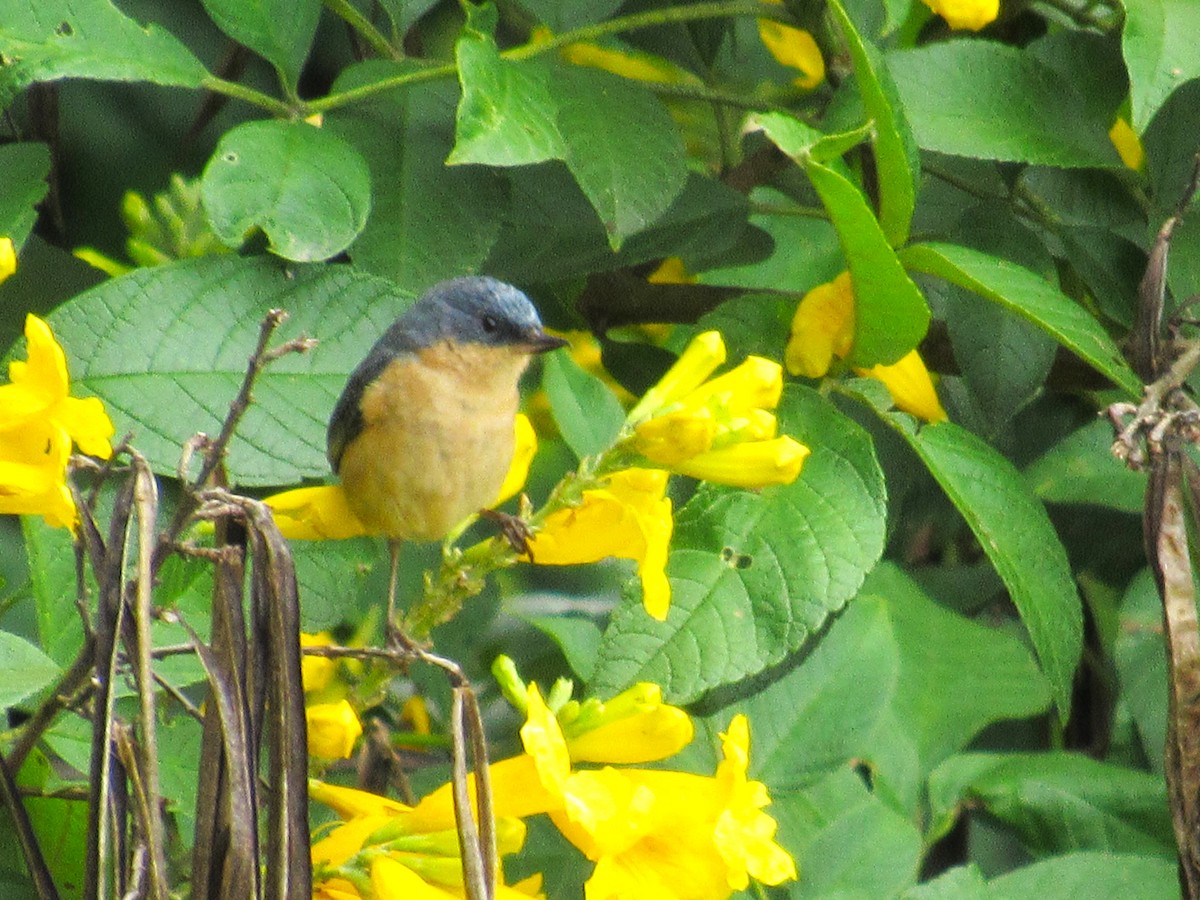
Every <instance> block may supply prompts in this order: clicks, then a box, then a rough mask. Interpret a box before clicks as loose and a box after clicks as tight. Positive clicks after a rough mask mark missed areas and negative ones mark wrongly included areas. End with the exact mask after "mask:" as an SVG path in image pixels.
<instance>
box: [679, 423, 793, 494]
mask: <svg viewBox="0 0 1200 900" xmlns="http://www.w3.org/2000/svg"><path fill="white" fill-rule="evenodd" d="M811 452H812V451H811V450H809V449H808V447H806V446H804V445H803V444H801V443H800V442H799V441H797V440H795V439H794V438H790V437H788V436H787V435H784V436H783V437H777V438H775V439H774V440H770V441H746V442H745V443H740V444H733V445H731V446H729V447H724V448H722V449H720V450H713V451H710V452H708V453H701V454H699V455H697V456H693V457H692V458H691V459H689V460H687V461H685V462H682V463H679V464H678V465H675V466H673V467H672V468H673V469H674V470H675V471H676V472H678V473H679V474H680V475H690V476H691V477H692V478H699V479H701V480H703V481H711V482H714V483H715V484H726V485H730V486H731V487H742V488H760V487H766V486H767V485H772V484H791V483H792V482H793V481H795V480H796V479H797V478H799V477H800V470H801V468H802V467H803V466H804V460H805V459H807V458H808V455H809V453H811Z"/></svg>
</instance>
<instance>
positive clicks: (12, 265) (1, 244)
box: [0, 237, 17, 281]
mask: <svg viewBox="0 0 1200 900" xmlns="http://www.w3.org/2000/svg"><path fill="white" fill-rule="evenodd" d="M15 271H17V248H16V247H15V246H13V241H12V238H10V237H0V281H4V279H6V278H7V277H8V276H9V275H11V274H13V273H14V272H15Z"/></svg>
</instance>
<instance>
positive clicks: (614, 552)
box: [529, 469, 674, 621]
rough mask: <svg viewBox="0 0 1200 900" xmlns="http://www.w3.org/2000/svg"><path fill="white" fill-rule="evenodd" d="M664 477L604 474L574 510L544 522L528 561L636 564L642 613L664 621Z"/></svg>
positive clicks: (667, 589) (668, 523) (667, 597)
mask: <svg viewBox="0 0 1200 900" xmlns="http://www.w3.org/2000/svg"><path fill="white" fill-rule="evenodd" d="M667 478H668V476H667V473H666V472H662V471H657V470H653V469H625V470H623V471H620V472H615V473H613V474H612V475H609V476H608V477H607V478H605V479H604V482H603V484H602V486H601V487H598V488H593V489H591V490H585V491H584V492H583V496H582V499H581V501H580V503H579V505H578V506H569V507H565V508H563V509H560V510H557V511H555V512H553V513H551V514H550V515H549V516H547V517H546V520H545V522H543V523H542V526H541V528H540V529H539V530H538V532H537V533H536V534H535V535H534V536H533V538H532V539H531V540H530V542H529V559H530V561H532V562H534V563H537V564H538V565H550V566H562V565H574V564H577V563H589V562H597V561H598V560H601V559H604V558H605V557H609V556H615V557H617V558H619V559H632V560H635V561H636V562H637V571H638V577H639V578H640V579H641V582H642V603H643V605H644V606H645V607H646V612H648V613H649V614H650V615H651V616H653V617H654V618H656V619H658V620H660V621H661V620H663V619H665V618H666V617H667V608H668V607H669V606H670V603H671V585H670V582H669V581H668V580H667V576H666V571H665V570H666V565H667V550H668V548H669V546H670V543H671V532H672V530H673V528H674V521H673V520H672V518H671V499H670V498H669V497H667V496H666V489H667Z"/></svg>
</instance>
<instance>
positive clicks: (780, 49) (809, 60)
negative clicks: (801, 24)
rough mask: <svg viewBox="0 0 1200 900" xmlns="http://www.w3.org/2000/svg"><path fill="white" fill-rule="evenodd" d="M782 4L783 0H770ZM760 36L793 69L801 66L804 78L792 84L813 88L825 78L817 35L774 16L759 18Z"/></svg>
mask: <svg viewBox="0 0 1200 900" xmlns="http://www.w3.org/2000/svg"><path fill="white" fill-rule="evenodd" d="M767 2H769V3H778V4H782V3H783V0H767ZM758 36H759V38H760V39H761V40H762V42H763V44H764V46H766V48H767V50H768V51H770V53H771V55H772V56H773V57H775V59H776V60H778V61H779V63H780V64H782V65H785V66H787V67H788V68H789V69H797V70H799V72H800V77H798V78H796V79H794V80H793V81H792V84H794V85H796V87H799V88H804V89H805V90H812V89H813V88H815V87H816V86H817V85H818V84H820V83H821V82H822V81H823V80H824V79H825V60H824V59H822V57H821V48H820V47H818V46H817V42H816V41H815V40H813V36H812V35H811V34H809V33H808V32H807V31H805V30H804V29H802V28H793V27H792V26H791V25H785V24H783V23H782V22H776V21H775V20H774V19H759V20H758Z"/></svg>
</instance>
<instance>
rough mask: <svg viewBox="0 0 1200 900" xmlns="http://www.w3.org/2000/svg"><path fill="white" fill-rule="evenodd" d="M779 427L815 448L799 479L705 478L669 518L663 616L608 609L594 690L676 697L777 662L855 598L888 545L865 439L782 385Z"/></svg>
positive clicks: (799, 390)
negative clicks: (656, 689)
mask: <svg viewBox="0 0 1200 900" xmlns="http://www.w3.org/2000/svg"><path fill="white" fill-rule="evenodd" d="M778 416H779V425H780V432H781V433H784V434H790V435H792V436H794V437H795V438H797V439H798V440H800V441H802V442H804V443H806V444H808V445H809V446H810V447H811V448H812V455H811V456H810V457H809V458H808V459H807V461H806V462H805V464H804V469H803V471H802V472H801V474H800V478H799V479H797V480H796V481H795V482H794V483H793V484H790V485H786V486H780V487H771V488H764V489H763V490H762V491H761V492H750V491H742V490H732V489H729V488H722V487H716V486H712V485H701V486H700V488H699V489H698V490H697V492H696V494H695V495H694V496H693V498H692V499H691V500H690V501H689V502H688V503H687V505H685V506H684V507H683V509H681V510H680V511H679V513H678V515H677V516H676V521H675V535H674V537H673V539H672V545H671V546H672V549H671V556H670V562H669V564H668V567H667V572H668V575H669V576H670V578H671V589H672V594H673V597H672V603H671V611H670V614H669V616H668V617H667V621H666V622H656V621H654V620H653V619H651V618H650V617H649V616H647V615H646V613H645V611H644V610H643V609H642V606H641V603H640V602H638V601H637V599H636V598H631V600H630V601H629V602H626V603H623V604H622V605H621V606H619V607H618V608H617V609H616V610H615V611H614V613H613V617H612V622H611V624H610V625H609V627H608V630H607V631H606V632H605V634H604V640H603V642H602V643H601V646H600V654H599V660H598V662H597V666H596V672H595V673H594V676H593V677H594V684H593V687H594V688H595V689H596V690H597V691H598V692H599V693H600V694H602V695H605V694H608V695H611V694H616V693H618V692H619V691H621V690H623V689H624V688H626V687H628V686H629V685H631V684H633V683H634V682H638V681H655V682H658V683H659V684H661V685H662V686H663V690H664V692H665V693H666V695H667V696H669V697H670V698H671V699H672V701H674V702H687V701H689V700H691V699H694V698H696V697H698V696H699V695H700V694H702V693H703V692H704V691H706V690H708V689H710V688H713V687H716V686H718V685H722V684H729V683H731V682H734V681H737V680H739V679H741V678H744V677H745V676H747V675H750V674H753V673H755V672H758V671H761V670H762V669H763V668H765V667H766V666H769V665H772V664H774V663H777V662H779V661H780V660H782V659H783V658H784V657H785V656H786V655H787V654H788V653H789V652H791V651H793V650H795V649H797V648H798V647H800V646H801V645H803V644H804V643H805V642H806V641H807V640H808V638H810V637H811V636H812V635H813V634H815V633H816V632H817V631H819V630H820V629H821V628H822V627H823V626H824V625H825V623H826V622H827V621H828V619H829V616H830V614H831V613H834V612H836V611H837V610H839V609H841V608H842V607H843V606H844V605H845V603H846V601H848V600H849V599H850V598H851V597H853V596H854V595H855V593H856V592H857V591H858V589H859V586H860V585H861V584H862V580H863V577H864V576H865V575H866V573H867V572H868V571H869V570H870V569H871V568H872V567H873V566H874V565H875V562H876V561H877V560H878V559H879V556H880V553H881V552H882V550H883V535H884V484H883V478H882V473H881V472H880V470H879V465H878V463H877V461H876V459H875V453H874V449H873V447H872V445H871V440H870V438H869V437H868V436H867V434H866V432H864V431H863V430H862V429H861V428H859V426H857V425H855V424H854V423H853V422H851V421H850V420H849V419H847V418H846V417H845V416H843V415H842V414H841V413H839V412H838V411H837V410H836V409H835V408H834V407H833V405H832V404H831V403H829V401H827V400H825V399H824V398H822V397H821V396H820V395H819V394H817V393H816V392H815V391H812V390H810V389H808V388H804V387H801V386H799V385H788V386H787V387H786V388H785V390H784V395H783V399H782V401H781V403H780V406H779V410H778Z"/></svg>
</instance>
